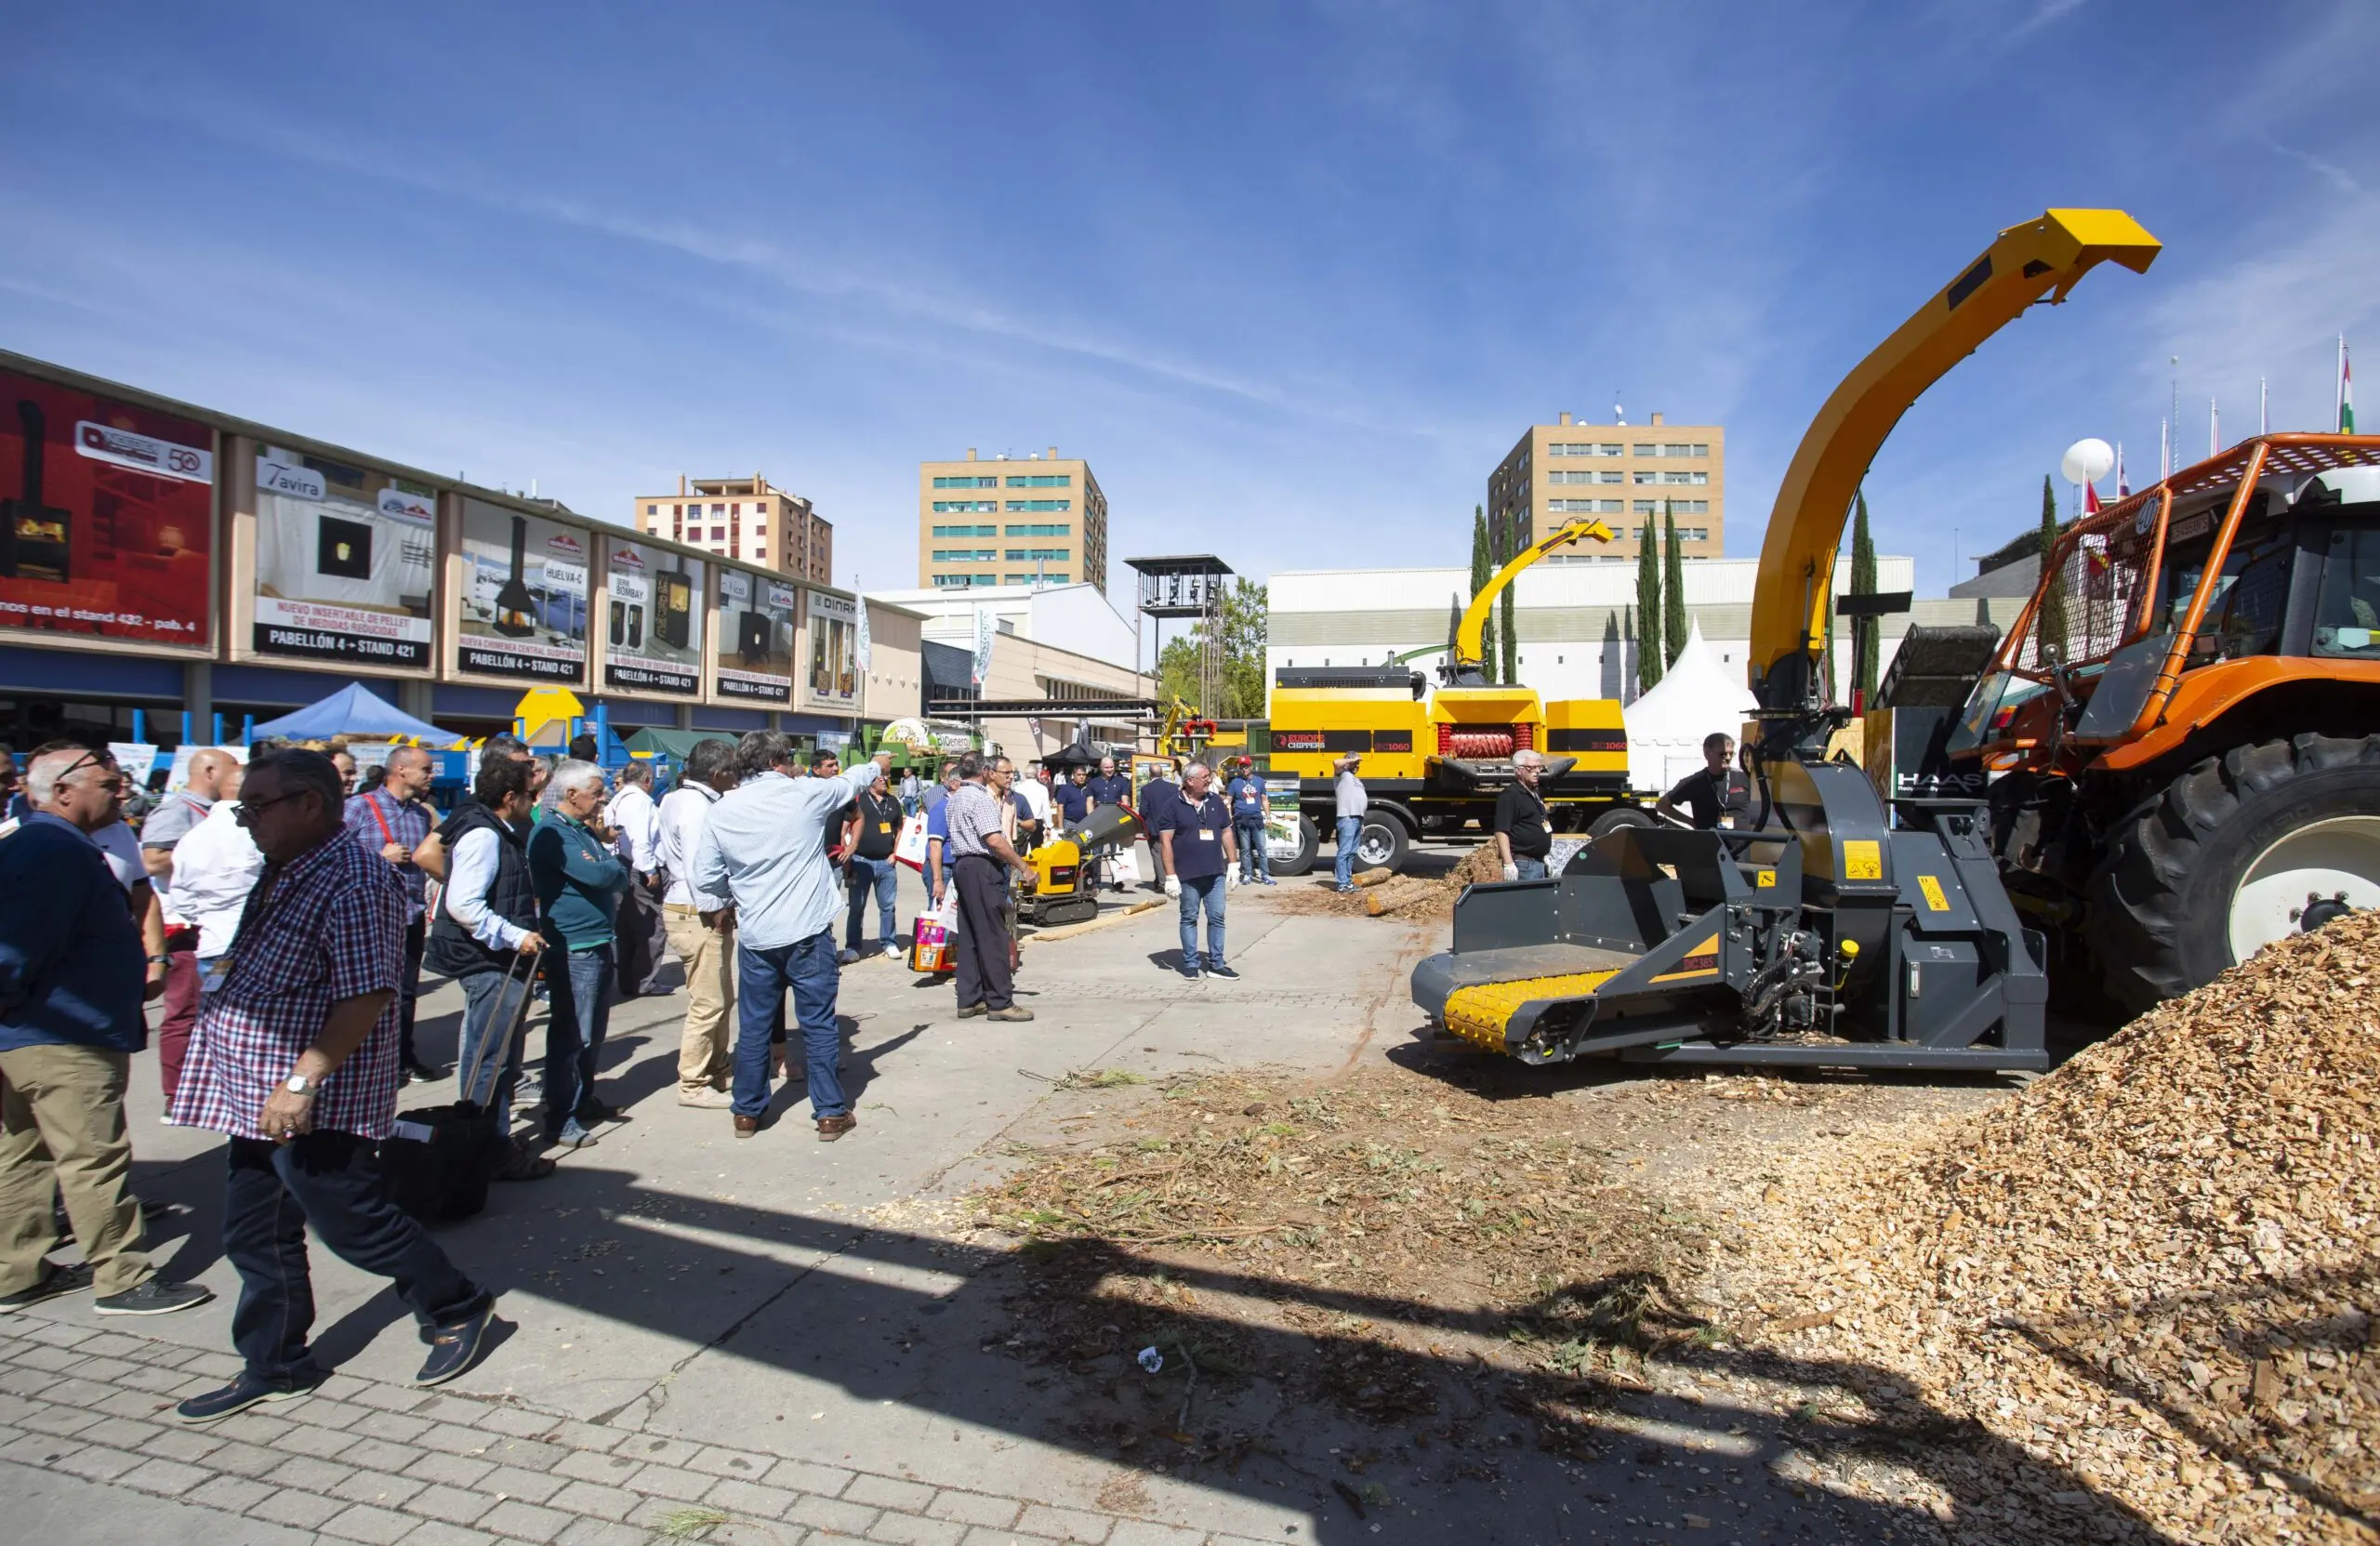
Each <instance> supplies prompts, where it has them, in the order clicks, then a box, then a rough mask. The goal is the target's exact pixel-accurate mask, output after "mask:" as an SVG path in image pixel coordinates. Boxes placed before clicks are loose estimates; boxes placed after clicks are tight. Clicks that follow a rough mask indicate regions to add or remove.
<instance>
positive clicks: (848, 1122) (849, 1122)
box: [818, 1112, 859, 1143]
mask: <svg viewBox="0 0 2380 1546" xmlns="http://www.w3.org/2000/svg"><path fill="white" fill-rule="evenodd" d="M857 1126H859V1118H858V1117H853V1116H852V1115H851V1114H850V1113H848V1112H846V1113H845V1114H844V1115H842V1116H840V1117H819V1118H818V1142H820V1143H833V1142H834V1141H835V1140H836V1139H838V1138H840V1137H841V1136H842V1135H843V1134H845V1133H847V1132H849V1131H851V1130H852V1129H853V1128H855V1127H857Z"/></svg>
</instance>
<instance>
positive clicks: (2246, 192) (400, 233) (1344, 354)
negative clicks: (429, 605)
mask: <svg viewBox="0 0 2380 1546" xmlns="http://www.w3.org/2000/svg"><path fill="white" fill-rule="evenodd" d="M8 31H9V46H8V47H7V50H6V52H5V53H0V143H5V144H6V146H7V152H8V153H7V154H6V155H5V156H0V345H5V346H6V347H8V348H11V349H15V350H20V351H22V352H25V353H29V354H33V355H36V356H40V357H43V358H46V359H50V360H55V361H58V362H59V363H65V364H70V365H73V366H76V367H79V368H82V369H85V370H88V371H92V372H94V373H97V374H99V375H101V376H105V377H113V378H115V379H119V380H124V381H128V382H132V383H136V384H139V385H141V386H144V387H148V388H151V389H152V390H159V391H164V392H166V393H169V394H172V395H175V396H179V397H183V398H187V399H190V400H192V401H195V402H199V403H206V404H209V405H212V406H216V407H219V408H223V409H226V410H230V411H231V412H235V413H239V414H244V415H246V416H251V417H254V418H258V419H261V420H264V421H266V422H268V423H273V424H280V425H285V426H287V427H289V428H291V429H298V430H301V431H304V432H307V433H310V434H313V435H318V436H321V437H323V438H325V439H329V440H333V441H337V442H340V443H346V444H349V445H351V446H354V447H356V448H358V449H361V450H365V451H370V452H376V453H379V454H383V455H386V456H391V457H395V458H398V459H401V460H403V461H405V462H409V463H412V464H415V465H418V466H424V467H429V468H434V469H452V470H456V471H462V472H467V473H468V474H469V476H470V477H471V478H472V479H474V480H475V481H479V482H488V483H498V484H503V485H507V486H512V487H525V486H527V485H528V483H529V482H531V480H533V479H534V480H536V482H537V485H538V487H539V489H540V491H541V492H543V493H546V494H549V495H554V496H560V497H562V499H564V500H565V501H567V502H568V503H569V504H570V505H571V506H572V507H573V508H575V509H579V510H581V511H584V512H587V513H588V514H593V515H598V516H603V517H606V518H609V519H614V520H622V519H625V517H626V514H627V511H628V506H629V500H630V496H633V495H635V494H637V493H640V492H650V491H653V490H655V489H661V488H668V487H674V486H675V480H676V477H677V475H678V474H679V473H681V472H687V473H691V474H693V475H695V476H712V475H732V474H737V473H741V472H747V471H750V470H753V469H760V470H762V471H765V472H766V473H767V474H768V475H769V476H770V477H771V478H772V479H774V480H775V481H776V482H780V483H782V484H784V485H787V486H789V487H792V488H796V489H799V490H800V491H802V492H804V493H807V494H809V495H810V496H812V497H813V498H814V499H815V500H816V501H817V502H818V505H819V508H820V509H821V510H822V511H823V512H824V513H825V514H826V515H827V516H828V517H829V518H830V519H831V520H832V521H833V522H835V525H836V564H835V570H836V573H835V578H836V580H837V581H838V582H840V583H845V584H849V583H851V582H852V581H853V578H854V576H856V577H857V578H858V580H860V581H861V582H863V583H865V584H866V586H867V587H869V588H882V587H886V586H894V585H906V584H910V583H913V577H914V575H915V573H916V556H915V543H916V538H915V531H916V516H915V509H916V505H915V499H916V494H915V490H916V476H917V462H918V461H919V459H920V458H921V457H926V456H956V455H958V454H959V452H960V451H961V450H962V448H964V447H966V446H968V445H974V446H978V447H980V448H982V449H983V451H984V452H985V454H987V455H988V454H990V453H992V452H994V451H998V450H1009V451H1012V452H1013V453H1015V454H1016V455H1019V456H1022V455H1024V454H1025V453H1026V452H1027V451H1032V450H1038V449H1039V448H1041V447H1044V446H1047V445H1051V444H1055V445H1057V446H1058V447H1059V448H1060V450H1061V452H1062V453H1063V454H1065V455H1069V456H1072V455H1084V456H1089V457H1090V458H1091V462H1092V466H1093V468H1094V469H1095V470H1096V471H1097V472H1098V474H1099V477H1100V480H1101V482H1102V483H1103V484H1104V487H1105V489H1106V491H1107V494H1108V496H1109V499H1110V502H1111V506H1112V509H1113V520H1114V526H1115V530H1114V534H1113V536H1112V540H1111V544H1110V547H1111V551H1112V552H1113V553H1114V554H1115V555H1116V556H1117V558H1118V559H1119V560H1120V558H1122V557H1123V556H1126V555H1130V554H1134V553H1140V552H1179V551H1183V550H1201V549H1204V550H1212V551H1215V552H1218V553H1220V554H1222V555H1223V558H1224V559H1225V560H1226V561H1227V562H1230V563H1232V564H1233V565H1235V566H1236V568H1238V569H1239V570H1241V571H1242V572H1243V573H1249V574H1254V575H1263V574H1266V573H1268V572H1271V571H1273V570H1278V569H1292V568H1315V567H1328V566H1335V565H1352V564H1371V563H1382V562H1393V563H1407V564H1415V565H1420V564H1430V563H1459V562H1465V560H1466V558H1467V554H1468V548H1469V530H1470V514H1471V509H1472V507H1473V506H1474V504H1475V503H1477V502H1478V501H1479V500H1480V499H1481V498H1482V497H1483V496H1484V487H1485V484H1486V482H1487V477H1488V472H1489V471H1490V470H1491V469H1493V467H1494V466H1495V465H1496V463H1497V461H1498V459H1499V458H1500V457H1501V456H1502V454H1503V453H1504V451H1505V450H1506V449H1507V448H1509V446H1510V445H1511V444H1512V443H1513V442H1514V440H1515V439H1516V438H1517V437H1518V435H1519V434H1520V432H1521V430H1522V429H1523V428H1524V427H1525V426H1526V425H1527V424H1529V423H1531V422H1539V421H1550V420H1551V419H1552V417H1553V416H1554V412H1555V411H1556V410H1559V409H1568V410H1571V411H1573V412H1575V413H1577V414H1579V415H1580V416H1581V417H1582V418H1586V419H1604V418H1607V416H1608V415H1609V413H1610V409H1611V406H1612V403H1613V401H1614V396H1615V393H1618V394H1619V396H1620V400H1621V401H1622V402H1624V403H1625V404H1626V407H1627V410H1628V413H1629V416H1630V418H1631V419H1632V420H1633V421H1635V422H1639V423H1641V422H1642V421H1643V417H1644V416H1645V415H1646V413H1647V412H1649V411H1651V410H1654V409H1659V410H1662V411H1664V412H1666V413H1667V415H1668V416H1669V417H1670V419H1671V421H1672V422H1712V421H1715V422H1719V423H1722V424H1724V425H1726V427H1727V429H1728V434H1729V448H1730V454H1731V455H1730V462H1729V467H1728V479H1729V492H1730V501H1729V503H1730V519H1729V522H1728V527H1727V548H1728V551H1729V553H1730V554H1731V555H1738V556H1749V555H1751V554H1753V553H1756V552H1757V551H1758V547H1759V536H1760V531H1761V527H1762V524H1763V522H1765V518H1766V515H1767V511H1768V507H1769V503H1770V500H1771V498H1772V497H1773V496H1774V493H1775V489H1776V484H1777V481H1778V476H1779V474H1780V473H1781V471H1782V469H1783V467H1784V464H1785V462H1786V461H1787V460H1788V459H1789V458H1790V457H1791V456H1792V449H1793V446H1794V444H1795V443H1796V442H1797V440H1798V439H1799V437H1800V434H1801V432H1802V429H1803V428H1804V426H1805V424H1806V423H1807V421H1808V419H1809V417H1810V416H1811V414H1812V413H1813V412H1814V411H1815V410H1816V408H1817V407H1818V403H1820V402H1821V401H1822V400H1823V399H1824V397H1825V395H1826V393H1827V392H1828V391H1829V390H1831V388H1832V386H1833V384H1834V383H1835V381H1836V380H1838V379H1839V378H1840V377H1841V376H1842V375H1843V373H1844V372H1845V370H1847V369H1848V368H1849V367H1850V366H1851V365H1852V364H1853V363H1856V362H1857V360H1858V358H1859V357H1860V356H1861V355H1862V354H1864V353H1865V352H1866V351H1867V350H1868V349H1869V348H1870V347H1871V346H1872V345H1873V344H1874V343H1875V342H1876V341H1877V340H1878V339H1881V338H1882V337H1884V335H1885V334H1886V333H1888V332H1889V331H1890V330H1891V329H1892V328H1893V327H1894V326H1895V325H1897V324H1898V323H1899V322H1900V321H1901V320H1902V319H1903V318H1904V317H1905V316H1906V315H1908V313H1909V312H1910V311H1911V310H1913V309H1914V308H1915V307H1916V306H1917V305H1918V304H1919V303H1920V302H1921V301H1922V300H1923V299H1924V298H1925V297H1927V296H1928V295H1929V294H1930V293H1931V292H1933V291H1934V290H1935V289H1936V288H1937V287H1938V286H1940V285H1941V284H1944V283H1946V282H1947V281H1948V280H1949V279H1950V277H1951V276H1952V275H1953V274H1954V273H1955V272H1956V271H1958V270H1959V268H1960V267H1962V266H1963V265H1964V263H1965V262H1966V261H1967V260H1968V259H1970V258H1972V257H1973V256H1974V255H1975V254H1976V253H1977V251H1979V250H1981V248H1982V247H1983V246H1985V245H1986V244H1988V243H1989V241H1990V236H1991V234H1992V232H1993V231H1995V230H1996V229H1997V228H1999V227H2001V226H2003V225H2009V224H2013V223H2016V222H2017V221H2019V220H2022V219H2025V218H2030V216H2032V215H2035V214H2038V213H2039V212H2040V211H2041V210H2042V209H2043V207H2044V206H2047V205H2093V204H2104V205H2120V206H2122V207H2125V208H2129V209H2130V210H2132V211H2133V212H2134V213H2135V215H2136V216H2138V217H2139V218H2140V219H2141V220H2142V221H2143V222H2144V223H2145V224H2146V225H2147V226H2148V227H2149V229H2150V230H2151V231H2154V232H2155V233H2156V234H2157V235H2158V236H2160V237H2161V238H2162V239H2163V240H2164V241H2165V243H2166V244H2167V246H2166V251H2165V253H2164V255H2163V256H2162V258H2160V260H2159V261H2158V263H2157V265H2156V267H2155V268H2154V269H2153V270H2152V271H2150V273H2149V275H2148V276H2147V277H2146V278H2135V277H2134V276H2132V275H2129V274H2126V273H2122V272H2120V271H2113V270H2109V271H2102V272H2100V273H2098V274H2096V275H2094V276H2093V277H2092V278H2091V279H2090V280H2089V281H2087V282H2086V283H2085V284H2083V286H2082V287H2081V289H2080V290H2078V292H2077V293H2076V296H2075V298H2074V300H2073V302H2072V303H2071V304H2069V306H2067V307H2065V308H2063V309H2061V310H2060V311H2056V312H2047V311H2036V312H2034V313H2032V314H2030V316H2028V317H2027V318H2026V319H2024V320H2023V321H2021V322H2020V323H2018V324H2016V325H2015V326H2013V327H2012V328H2010V329H2008V330H2007V331H2005V332H2003V334H2002V335H2001V336H2000V337H1998V338H1997V339H1995V340H1994V341H1993V342H1992V343H1990V344H1989V345H1987V346H1986V347H1985V349H1984V350H1982V351H1981V352H1980V353H1978V354H1977V356H1976V357H1975V358H1974V359H1972V360H1970V361H1969V362H1968V363H1966V364H1964V365H1963V366H1962V367H1961V368H1960V369H1959V370H1958V371H1956V372H1954V373H1953V374H1952V375H1951V376H1950V377H1949V378H1947V379H1946V380H1945V381H1944V382H1943V383H1942V384H1941V385H1940V386H1939V387H1937V389H1936V390H1934V391H1933V392H1932V393H1931V394H1930V395H1929V396H1928V397H1927V398H1926V399H1925V400H1924V402H1923V403H1920V404H1919V405H1918V406H1917V407H1916V408H1915V409H1914V410H1913V411H1912V412H1911V414H1910V416H1908V417H1907V418H1906V419H1905V420H1904V421H1903V423H1902V425H1901V428H1900V429H1899V431H1898V432H1897V435H1896V436H1895V438H1894V439H1893V440H1892V441H1891V442H1890V443H1888V444H1887V446H1886V448H1885V450H1884V453H1883V455H1882V456H1880V457H1879V459H1878V462H1877V464H1876V467H1875V469H1874V470H1873V473H1872V474H1871V480H1870V483H1869V493H1870V497H1871V505H1872V507H1873V509H1874V511H1875V514H1876V517H1877V520H1878V522H1879V534H1878V535H1879V544H1880V546H1881V547H1882V548H1884V550H1886V551H1888V552H1898V553H1911V554H1914V555H1915V556H1916V557H1917V559H1918V562H1919V571H1918V572H1919V581H1920V585H1921V588H1922V590H1924V591H1925V592H1930V593H1938V591H1939V590H1940V588H1942V587H1944V586H1946V585H1947V584H1949V583H1950V580H1951V579H1952V578H1954V577H1959V576H1962V575H1964V574H1967V573H1971V572H1972V565H1971V564H1965V565H1961V566H1960V567H1959V569H1958V570H1957V571H1956V573H1955V574H1954V571H1953V568H1952V558H1953V552H1954V545H1955V548H1957V549H1958V550H1963V551H1964V552H1967V553H1973V552H1975V551H1977V550H1979V549H1982V548H1989V547H1990V546H1991V545H1993V544H1995V543H1997V542H1998V541H2000V540H2002V539H2003V538H2004V537H2006V536H2007V535H2012V534H2013V533H2014V532H2015V531H2016V530H2017V529H2018V528H2020V527H2021V526H2023V525H2024V524H2026V523H2028V522H2030V521H2032V520H2033V519H2035V515H2036V512H2037V510H2038V508H2039V499H2040V492H2039V491H2040V483H2041V478H2042V475H2043V472H2045V471H2047V470H2049V469H2052V468H2054V467H2055V466H2056V459H2057V456H2058V453H2059V452H2060V451H2061V450H2062V449H2063V448H2064V447H2065V446H2066V445H2067V444H2068V443H2069V442H2071V441H2072V440H2074V439H2076V438H2078V437H2080V436H2082V435H2085V434H2096V435H2100V436H2104V437H2106V438H2108V439H2109V440H2117V439H2121V440H2122V442H2123V443H2124V449H2125V455H2126V459H2127V462H2128V463H2129V465H2130V466H2131V467H2132V468H2133V469H2135V473H2147V474H2149V475H2152V476H2153V473H2154V467H2155V459H2156V455H2157V433H2158V422H2159V416H2160V415H2161V414H2162V412H2163V409H2164V406H2165V403H2166V398H2167V391H2168V376H2169V366H2168V360H2169V357H2171V356H2174V355H2179V356H2180V358H2181V363H2180V365H2179V367H2178V372H2179V376H2180V390H2181V396H2182V399H2183V411H2182V417H2183V420H2184V429H2183V434H2182V441H2183V443H2184V446H2185V448H2186V450H2187V451H2188V453H2189V456H2190V457H2192V458H2194V457H2195V456H2199V455H2202V454H2203V452H2204V448H2205V445H2206V431H2207V423H2206V404H2207V400H2208V398H2209V397H2210V396H2217V397H2219V398H2220V399H2221V401H2222V403H2223V410H2224V413H2223V425H2224V430H2225V438H2226V439H2227V440H2229V439H2235V438H2237V437H2238V436H2239V435H2241V434H2244V433H2248V432H2252V431H2253V430H2254V425H2255V412H2256V382H2257V378H2258V377H2259V376H2260V375H2262V376H2265V377H2268V378H2269V380H2270V382H2271V392H2272V413H2273V420H2274V423H2275V426H2276V427H2277V428H2307V429H2313V428H2327V427H2328V420H2329V417H2330V415H2331V411H2332V393H2333V350H2334V343H2333V340H2334V336H2335V335H2336V334H2337V333H2338V332H2339V331H2341V330H2342V329H2344V330H2345V331H2346V332H2347V335H2348V338H2349V342H2350V344H2351V345H2352V344H2354V343H2356V342H2357V341H2359V340H2366V339H2368V340H2369V341H2368V344H2367V348H2368V350H2369V352H2368V354H2367V358H2368V359H2369V360H2370V361H2372V362H2373V363H2372V365H2371V367H2370V370H2371V372H2372V373H2373V379H2374V380H2375V381H2380V285H2375V284H2373V275H2374V273H2375V271H2380V258H2375V256H2374V255H2375V254H2380V204H2375V199H2374V190H2375V188H2380V121H2375V119H2374V118H2373V114H2372V113H2371V112H2370V111H2369V108H2368V103H2367V101H2366V99H2365V96H2364V94H2363V92H2362V91H2361V90H2360V85H2361V76H2362V75H2363V74H2364V73H2366V72H2364V71H2363V70H2362V69H2361V68H2360V64H2359V63H2358V62H2357V61H2362V60H2368V59H2372V58H2373V56H2374V53H2375V46H2380V7H2373V6H2371V5H2369V4H2368V3H2367V4H2354V3H2319V4H2318V3H2310V0H2309V3H2302V4H2300V3H2289V0H2281V3H2276V4H2268V5H2265V6H2260V7H2241V6H2222V7H2217V6H2213V5H2206V4H2114V3H2110V0H2008V3H2004V4H2003V3H1997V0H1956V3H1946V0H1905V3H1901V4H1893V5H1878V6H1851V5H1827V4H1810V5H1801V6H1749V5H1738V6H1718V5H1694V4H1686V5H1671V6H1644V5H1629V6H1616V5H1614V6H1605V5H1496V4H1489V3H1485V0H1472V3H1463V4H1452V3H1449V4H1444V5H1435V6H1424V5H1395V4H1385V5H1369V4H1353V3H1327V4H1310V5H1290V4H1270V3H1266V4H1258V3H1241V4H1234V3H1224V4H1218V5H1213V6H1208V7H1178V6H1177V7H1157V6H1133V5H1121V6H1119V5H1114V4H1079V5H1075V4H1060V3H1049V4H1033V5H1018V6H1007V7H985V6H959V5H930V4H919V5H913V6H898V7H895V6H880V7H879V6H815V7H811V6H788V5H736V4H718V5H710V6H705V7H586V6H575V7H561V6H552V7H543V6H530V5H516V6H498V7H490V6H483V5H475V6H455V5H441V4H417V5H412V6H407V7H344V6H321V5H245V6H243V5H218V6H210V7H188V6H165V5H159V6H150V7H137V6H107V5H93V6H85V7H46V8H36V7H24V8H20V9H18V10H17V12H16V14H15V16H14V17H13V19H12V20H10V21H9V23H8ZM2367 395H2369V393H2367ZM2366 411H2367V414H2371V413H2373V412H2380V410H2375V409H2373V408H2371V407H2370V406H2369V405H2367V410H2366ZM2140 481H2141V480H2140V479H2139V478H2138V477H2135V483H2137V482H2140ZM1124 577H1125V576H1124V575H1122V573H1121V566H1120V563H1118V564H1117V570H1116V572H1115V573H1113V574H1112V575H1111V584H1114V583H1119V582H1120V581H1121V580H1122V579H1123V578H1124Z"/></svg>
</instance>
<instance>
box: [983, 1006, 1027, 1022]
mask: <svg viewBox="0 0 2380 1546" xmlns="http://www.w3.org/2000/svg"><path fill="white" fill-rule="evenodd" d="M984 1018H985V1019H986V1020H1030V1019H1032V1018H1033V1011H1031V1010H1028V1009H1025V1008H1023V1007H1021V1006H1019V1005H1016V1004H1011V1005H1010V1006H1009V1007H1008V1008H1006V1009H1004V1010H994V1011H991V1012H990V1013H989V1014H986V1015H985V1016H984Z"/></svg>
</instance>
